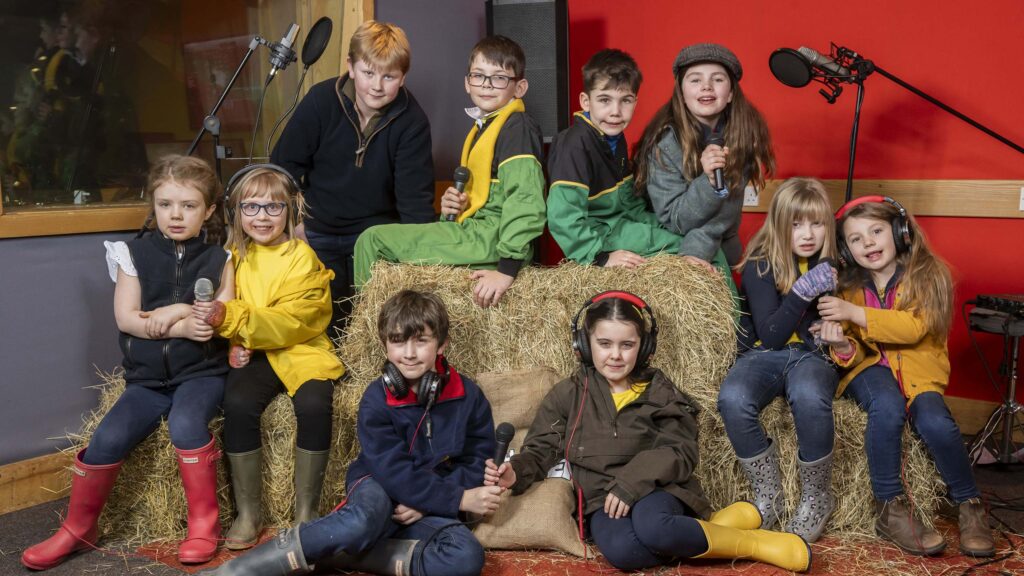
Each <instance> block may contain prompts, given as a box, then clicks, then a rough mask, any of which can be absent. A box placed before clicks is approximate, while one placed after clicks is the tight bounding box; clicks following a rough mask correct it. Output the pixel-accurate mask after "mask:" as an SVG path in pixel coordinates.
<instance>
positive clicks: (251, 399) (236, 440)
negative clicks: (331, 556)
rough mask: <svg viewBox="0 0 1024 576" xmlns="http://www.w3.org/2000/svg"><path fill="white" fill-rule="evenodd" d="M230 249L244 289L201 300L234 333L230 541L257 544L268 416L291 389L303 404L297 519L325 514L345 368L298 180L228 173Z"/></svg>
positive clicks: (297, 404) (263, 171) (274, 171)
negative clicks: (305, 233)
mask: <svg viewBox="0 0 1024 576" xmlns="http://www.w3.org/2000/svg"><path fill="white" fill-rule="evenodd" d="M226 194H227V197H228V198H227V202H226V205H227V207H228V211H229V217H230V219H231V222H230V229H229V232H228V248H230V249H231V251H232V253H233V254H234V257H235V261H236V262H237V267H236V270H237V272H236V275H235V283H236V286H237V297H236V299H235V300H231V301H229V302H228V303H227V304H226V305H224V304H219V303H217V302H211V303H209V304H208V305H207V306H202V305H197V306H196V311H197V312H196V313H197V314H198V315H201V317H202V318H204V319H208V321H209V322H210V323H211V326H214V327H215V328H216V330H217V334H218V335H219V336H221V337H224V338H228V339H230V340H231V343H232V348H231V354H230V358H229V360H230V362H231V367H232V368H233V369H232V370H231V372H230V373H229V374H228V379H227V386H226V388H225V391H224V449H225V451H226V452H227V454H228V461H229V462H230V464H231V485H232V488H233V491H234V495H235V508H236V509H237V510H238V516H237V517H236V519H235V521H234V523H233V524H232V526H231V529H230V530H228V533H227V535H226V536H225V541H226V542H225V545H226V546H227V547H228V548H230V549H233V550H241V549H245V548H249V547H251V546H252V545H253V544H255V543H256V541H257V539H258V537H259V533H260V529H261V518H260V502H261V498H262V495H261V493H262V489H261V488H262V483H263V474H262V457H261V452H262V443H261V436H260V418H261V415H262V414H263V411H264V410H265V409H266V407H267V405H268V404H270V402H271V401H272V400H273V399H274V398H276V397H277V395H278V394H279V393H281V392H284V393H286V394H288V396H289V397H290V398H291V400H292V405H293V406H294V408H295V419H296V423H297V428H298V433H297V436H298V437H297V439H296V448H295V523H296V524H298V523H299V522H305V521H308V520H311V519H313V518H315V517H316V512H317V506H318V504H319V502H320V490H321V487H322V486H323V476H324V470H325V468H326V466H327V457H328V453H329V448H330V443H331V417H332V397H333V391H334V380H335V379H337V378H338V377H340V376H341V375H342V373H343V372H344V367H343V366H342V364H341V361H340V360H338V357H337V356H336V355H335V354H334V351H333V346H332V344H331V341H330V339H329V338H328V337H327V334H326V330H327V326H328V324H329V323H330V321H331V291H330V285H329V282H330V280H331V278H333V277H334V273H333V272H331V271H330V270H327V269H326V268H325V267H324V265H323V264H322V263H321V262H320V261H319V260H318V259H317V257H316V254H314V252H313V250H312V249H311V248H310V247H309V246H308V245H306V244H305V243H303V242H302V241H300V240H296V239H294V237H293V233H294V229H295V225H296V223H297V221H298V217H299V214H300V213H301V211H302V198H301V195H300V194H299V186H298V184H297V183H296V182H295V180H294V179H293V178H292V177H291V175H289V174H288V172H286V171H285V170H283V169H282V168H280V167H278V166H275V165H273V164H256V165H252V166H249V167H247V168H244V169H243V170H242V171H240V172H239V173H238V174H236V175H235V176H234V177H233V178H232V179H231V181H230V182H228V186H227V190H226Z"/></svg>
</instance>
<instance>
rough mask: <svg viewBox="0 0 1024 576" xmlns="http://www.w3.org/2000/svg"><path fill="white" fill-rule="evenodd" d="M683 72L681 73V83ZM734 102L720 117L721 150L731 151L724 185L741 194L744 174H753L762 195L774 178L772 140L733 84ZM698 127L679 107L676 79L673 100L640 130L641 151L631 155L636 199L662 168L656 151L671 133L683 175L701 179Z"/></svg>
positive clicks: (679, 88)
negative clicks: (654, 169)
mask: <svg viewBox="0 0 1024 576" xmlns="http://www.w3.org/2000/svg"><path fill="white" fill-rule="evenodd" d="M683 72H685V71H680V77H681V76H682V73H683ZM729 79H730V82H732V102H730V103H729V104H728V105H727V106H726V108H725V110H724V111H723V112H722V114H724V115H725V119H726V121H725V134H724V135H723V136H724V137H725V145H726V146H728V147H729V156H728V158H727V160H726V164H725V171H724V172H725V174H724V176H725V181H726V184H727V185H728V187H729V189H730V190H742V189H743V187H744V185H745V184H746V182H745V181H744V172H745V171H747V170H748V169H749V170H751V173H750V175H749V178H750V181H751V183H753V185H754V186H755V187H756V188H758V189H764V182H765V177H766V176H768V177H770V176H771V175H772V174H774V173H775V153H774V152H773V151H772V140H771V135H770V134H769V133H768V124H767V123H766V122H765V121H764V117H763V116H761V113H760V112H758V110H757V108H755V107H754V105H753V104H751V103H750V101H749V100H747V98H746V96H744V95H743V89H742V88H740V84H739V82H735V81H733V80H732V77H731V76H730V78H729ZM701 126H702V125H701V123H700V122H699V121H698V120H697V118H696V117H695V116H694V115H693V113H692V112H690V110H689V108H687V107H686V103H685V102H684V101H683V88H682V81H681V80H680V78H676V82H675V87H674V88H673V89H672V97H671V98H670V99H669V101H668V102H666V103H665V105H664V106H662V107H661V109H659V110H658V111H657V112H656V113H655V114H654V118H652V119H651V121H650V122H649V123H648V124H647V127H646V128H644V134H643V136H642V137H641V138H640V145H639V146H637V147H636V150H635V151H634V152H633V163H634V165H635V166H636V174H635V179H634V182H635V186H636V192H637V195H640V196H645V195H646V194H647V182H648V181H649V179H650V174H651V165H650V163H651V162H658V163H659V164H660V165H662V166H665V164H664V161H663V160H662V158H661V153H660V151H659V149H658V142H659V141H660V140H661V138H662V136H663V134H664V133H665V131H666V130H668V129H669V128H674V129H675V133H676V137H677V138H679V147H680V148H681V149H682V151H683V165H682V167H681V168H682V171H683V175H684V176H685V177H686V178H687V179H688V180H694V179H695V178H697V177H698V176H700V175H701V174H703V173H704V169H703V168H702V167H701V164H700V155H701V152H703V151H704V149H703V148H702V147H701V135H702V133H703V130H702V128H701Z"/></svg>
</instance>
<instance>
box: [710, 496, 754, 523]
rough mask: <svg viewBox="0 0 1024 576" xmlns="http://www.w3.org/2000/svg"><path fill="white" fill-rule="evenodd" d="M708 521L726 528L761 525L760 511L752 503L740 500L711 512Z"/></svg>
mask: <svg viewBox="0 0 1024 576" xmlns="http://www.w3.org/2000/svg"><path fill="white" fill-rule="evenodd" d="M708 522H711V523H712V524H718V525H719V526H725V527H727V528H736V529H739V530H754V529H757V528H760V527H761V511H760V510H758V509H757V506H754V505H753V504H752V503H750V502H747V501H746V500H740V501H739V502H733V503H732V504H729V505H728V506H726V507H725V508H722V509H721V510H719V511H717V512H715V513H713V514H711V518H709V519H708Z"/></svg>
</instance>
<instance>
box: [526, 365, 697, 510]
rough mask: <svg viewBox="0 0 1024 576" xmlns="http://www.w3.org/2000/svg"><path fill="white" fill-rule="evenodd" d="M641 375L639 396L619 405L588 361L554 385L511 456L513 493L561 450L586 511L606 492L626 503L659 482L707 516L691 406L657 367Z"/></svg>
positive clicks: (544, 471)
mask: <svg viewBox="0 0 1024 576" xmlns="http://www.w3.org/2000/svg"><path fill="white" fill-rule="evenodd" d="M648 379H650V384H649V385H648V386H647V388H646V389H645V390H644V392H643V393H642V394H641V395H640V397H639V398H637V399H636V400H635V401H633V402H631V403H630V404H628V405H627V406H625V407H623V408H622V410H621V411H619V412H616V411H615V404H614V402H613V401H612V396H611V391H610V390H609V387H608V381H607V380H605V379H604V377H603V376H601V375H600V374H598V373H597V371H596V370H594V369H593V368H585V369H584V368H581V369H580V370H579V371H577V372H576V373H575V374H574V375H572V376H571V377H570V378H567V379H565V380H563V381H561V382H559V383H558V384H557V385H555V387H554V388H552V389H551V391H550V392H548V395H547V396H546V397H545V398H544V402H543V403H542V404H541V407H540V409H539V410H538V411H537V415H536V417H534V419H533V424H532V425H531V426H530V431H529V433H528V434H527V436H526V441H525V442H524V443H523V448H522V452H521V453H519V454H516V455H515V456H513V457H512V468H513V469H514V470H515V472H516V483H515V485H514V486H512V490H513V492H515V493H517V494H518V493H521V492H523V491H525V490H526V489H527V488H529V487H530V485H531V484H533V483H534V482H538V481H541V480H543V479H544V478H545V476H546V475H547V471H548V469H550V468H551V467H552V466H553V465H555V464H556V463H557V462H558V461H559V460H561V459H562V458H564V457H565V454H566V452H568V460H569V463H570V465H571V470H572V475H573V480H574V482H575V483H576V485H577V486H578V487H579V488H581V489H582V490H583V498H584V505H583V506H584V514H586V515H589V514H590V513H592V512H595V511H597V510H599V509H601V508H602V507H603V506H604V500H605V496H606V495H607V494H608V493H609V492H611V493H614V494H615V495H616V496H617V497H618V498H619V499H621V500H622V501H623V502H625V503H626V504H628V505H629V506H632V505H633V504H635V503H636V501H637V500H639V499H641V498H643V497H644V496H647V495H648V494H650V493H651V492H653V491H654V490H656V489H661V490H664V491H666V492H668V493H669V494H672V495H673V496H675V497H677V498H678V499H679V500H681V501H682V502H683V503H685V504H686V505H687V506H688V507H689V508H690V509H692V510H693V511H694V512H696V513H697V514H698V515H699V516H700V517H702V518H707V516H708V514H710V512H711V505H710V503H709V502H708V500H707V498H706V497H705V496H704V490H703V489H702V488H701V485H700V481H698V480H697V478H696V476H694V471H695V470H696V468H697V461H698V454H697V430H698V428H697V420H696V414H697V411H698V408H697V406H696V404H695V403H694V402H693V401H692V400H690V398H688V397H687V396H686V395H685V394H684V393H682V392H680V391H679V390H677V389H676V387H675V385H674V384H673V383H672V381H671V380H669V378H668V376H666V375H665V374H664V373H662V372H661V371H660V370H657V369H650V370H648V371H647V373H646V374H644V375H643V377H642V378H641V379H640V381H644V380H648ZM581 408H582V414H580V411H581ZM577 420H578V422H579V424H578V425H575V423H576V422H577ZM567 441H569V442H571V444H570V446H569V448H568V450H567V449H566V442H567Z"/></svg>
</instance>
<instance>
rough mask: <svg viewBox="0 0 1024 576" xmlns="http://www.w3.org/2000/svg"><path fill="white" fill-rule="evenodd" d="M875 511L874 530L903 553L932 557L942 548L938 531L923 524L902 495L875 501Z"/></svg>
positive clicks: (943, 543) (940, 535) (944, 545)
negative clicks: (885, 500) (876, 515)
mask: <svg viewBox="0 0 1024 576" xmlns="http://www.w3.org/2000/svg"><path fill="white" fill-rule="evenodd" d="M875 510H876V512H877V513H878V520H876V521H875V532H877V533H878V535H879V536H881V537H882V538H884V539H886V540H888V541H890V542H892V543H893V544H895V545H897V546H899V547H900V548H902V549H903V550H904V551H905V552H909V553H911V554H917V555H918V556H932V555H934V554H938V553H939V552H942V550H943V549H944V548H945V547H946V541H945V540H943V539H942V534H939V533H938V532H936V531H935V530H933V529H931V528H928V527H927V526H925V525H924V522H922V521H921V519H920V518H919V517H918V516H917V514H914V513H912V511H911V507H910V505H909V503H908V502H907V497H906V496H905V495H900V496H897V497H895V498H893V499H892V500H889V501H888V502H881V501H877V502H875Z"/></svg>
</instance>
